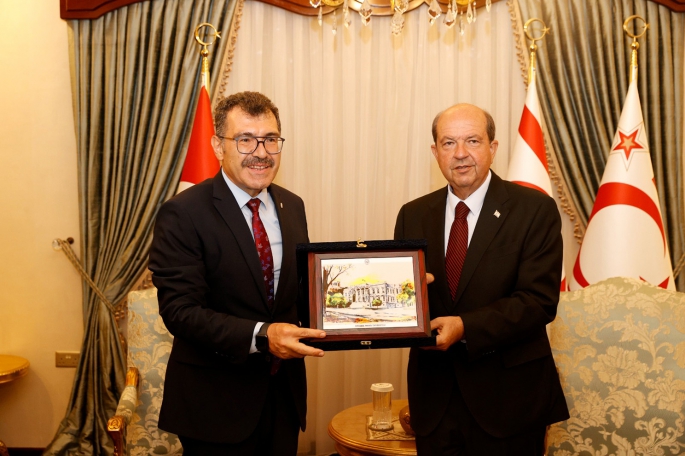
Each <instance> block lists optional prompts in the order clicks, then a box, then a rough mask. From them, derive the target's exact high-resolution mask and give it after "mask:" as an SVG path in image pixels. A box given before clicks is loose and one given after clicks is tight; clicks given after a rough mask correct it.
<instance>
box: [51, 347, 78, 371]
mask: <svg viewBox="0 0 685 456" xmlns="http://www.w3.org/2000/svg"><path fill="white" fill-rule="evenodd" d="M80 356H81V353H79V352H73V351H62V352H55V367H76V365H77V364H78V359H79V357H80Z"/></svg>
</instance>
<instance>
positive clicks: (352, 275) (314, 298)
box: [297, 240, 435, 350]
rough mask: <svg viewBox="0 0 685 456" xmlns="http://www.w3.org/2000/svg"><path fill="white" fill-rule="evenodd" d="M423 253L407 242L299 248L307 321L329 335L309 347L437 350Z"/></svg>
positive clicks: (420, 246)
mask: <svg viewBox="0 0 685 456" xmlns="http://www.w3.org/2000/svg"><path fill="white" fill-rule="evenodd" d="M425 248H426V242H425V241H404V240H403V241H366V242H362V241H357V242H323V243H314V244H300V245H298V246H297V255H298V269H299V271H300V277H301V278H302V281H303V288H302V292H303V294H304V295H305V296H306V300H305V301H306V302H307V304H308V309H307V310H308V312H304V314H305V315H307V316H308V318H307V320H306V321H307V322H308V323H309V327H310V328H316V329H323V330H324V331H326V338H325V339H316V340H308V341H305V343H307V344H309V345H312V346H316V347H320V348H322V349H324V350H354V349H364V348H366V349H372V348H395V347H409V346H425V345H435V337H433V336H431V330H430V316H429V312H428V297H427V295H428V294H427V289H426V269H425V263H424V250H425ZM302 323H303V324H304V323H305V322H304V321H302Z"/></svg>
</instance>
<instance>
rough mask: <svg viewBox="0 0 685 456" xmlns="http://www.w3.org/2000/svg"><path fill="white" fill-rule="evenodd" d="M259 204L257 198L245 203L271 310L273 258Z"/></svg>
mask: <svg viewBox="0 0 685 456" xmlns="http://www.w3.org/2000/svg"><path fill="white" fill-rule="evenodd" d="M260 204H261V201H260V200H259V199H258V198H253V199H251V200H250V201H248V202H247V206H248V207H249V208H250V210H251V211H252V233H253V234H254V242H255V245H256V246H257V254H259V261H260V262H261V263H262V275H263V277H264V286H265V287H266V297H267V301H268V303H269V308H271V307H273V305H274V257H273V255H272V254H271V244H270V243H269V236H268V235H267V234H266V230H265V229H264V224H263V223H262V219H261V218H259V205H260Z"/></svg>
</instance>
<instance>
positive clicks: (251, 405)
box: [149, 172, 309, 443]
mask: <svg viewBox="0 0 685 456" xmlns="http://www.w3.org/2000/svg"><path fill="white" fill-rule="evenodd" d="M268 191H269V193H270V194H271V197H272V199H273V201H274V203H275V204H276V211H277V213H278V220H279V224H280V228H281V234H282V237H283V259H282V265H281V273H280V277H279V282H278V289H277V290H276V296H275V300H274V305H273V310H269V307H268V304H267V296H266V289H265V287H264V281H263V279H262V273H261V265H260V261H259V255H258V254H257V249H256V247H255V243H254V240H253V238H252V234H251V230H250V227H249V226H248V225H247V223H245V217H244V216H243V214H242V212H241V210H240V208H239V206H238V204H237V202H236V200H235V198H234V197H233V194H232V193H231V191H230V189H229V188H228V186H227V185H226V182H225V181H224V179H223V176H222V175H221V172H219V173H218V174H217V175H216V176H215V177H214V178H212V179H208V180H206V181H204V182H202V183H200V184H198V185H195V186H193V187H191V188H189V189H187V190H185V191H184V192H182V193H180V194H178V195H177V196H175V197H174V198H172V199H170V200H169V201H167V202H166V203H164V204H163V205H162V207H161V208H160V210H159V214H158V215H157V221H156V224H155V232H154V239H153V242H152V249H151V251H150V264H149V266H150V269H151V270H152V272H153V276H152V279H153V283H154V284H155V286H156V287H157V289H158V299H159V313H160V315H161V317H162V319H163V320H164V324H165V325H166V327H167V328H168V329H169V331H170V332H171V334H173V335H174V343H173V348H172V349H171V354H170V357H169V363H168V365H167V372H166V378H165V383H164V398H163V402H162V408H161V411H160V416H159V427H160V428H162V429H164V430H167V431H171V432H174V433H176V434H180V435H183V436H186V437H190V438H194V439H198V440H203V441H208V442H217V443H236V442H240V441H242V440H244V439H245V438H246V437H247V436H249V435H250V434H251V433H252V431H253V430H254V429H255V427H256V426H257V423H258V420H259V418H260V415H261V411H262V409H263V406H264V401H265V398H266V393H267V387H268V384H269V381H270V373H269V369H270V364H269V362H268V361H269V360H268V356H264V355H262V354H260V353H255V354H249V350H250V346H251V343H252V338H253V337H252V335H253V331H254V327H255V324H256V323H257V322H259V321H263V322H287V323H293V324H295V325H297V324H298V323H299V322H298V317H297V312H298V309H297V308H298V294H299V282H298V277H297V267H296V260H295V245H296V244H297V243H300V242H308V241H309V239H308V235H307V220H306V216H305V209H304V203H303V202H302V200H301V199H300V198H299V197H298V196H297V195H295V194H293V193H291V192H289V191H287V190H285V189H283V188H281V187H279V186H277V185H274V184H272V185H271V186H270V187H269V189H268ZM279 378H285V379H286V381H288V382H289V384H290V390H291V391H292V395H293V399H294V402H295V406H296V408H297V412H298V415H299V419H300V426H301V428H302V429H303V430H304V428H305V416H306V397H307V385H306V378H305V367H304V360H303V359H292V360H285V361H283V363H282V364H281V366H280V372H279Z"/></svg>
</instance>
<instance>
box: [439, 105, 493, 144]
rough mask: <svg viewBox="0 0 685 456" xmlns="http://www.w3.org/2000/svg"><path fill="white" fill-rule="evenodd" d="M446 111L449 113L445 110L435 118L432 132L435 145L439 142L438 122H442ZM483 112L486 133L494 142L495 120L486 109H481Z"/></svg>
mask: <svg viewBox="0 0 685 456" xmlns="http://www.w3.org/2000/svg"><path fill="white" fill-rule="evenodd" d="M448 109H449V108H448ZM479 109H480V108H479ZM445 111H447V109H445V110H444V111H440V112H439V113H438V115H437V116H435V119H433V125H432V126H431V132H432V133H433V142H434V143H437V142H438V121H439V120H440V117H441V116H442V115H443V113H444V112H445ZM481 111H483V114H485V131H486V133H487V134H488V140H489V141H490V142H492V141H493V140H494V139H495V119H493V118H492V116H491V115H490V113H489V112H487V111H486V110H485V109H481Z"/></svg>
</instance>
